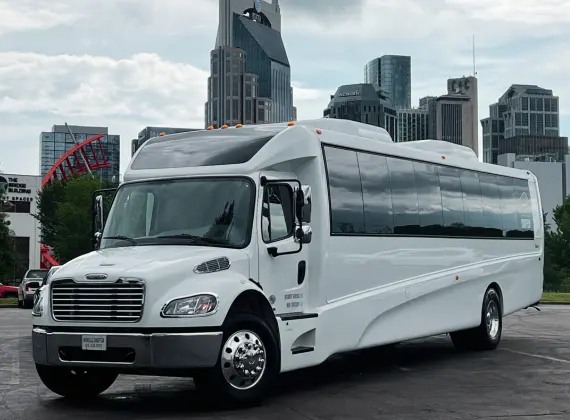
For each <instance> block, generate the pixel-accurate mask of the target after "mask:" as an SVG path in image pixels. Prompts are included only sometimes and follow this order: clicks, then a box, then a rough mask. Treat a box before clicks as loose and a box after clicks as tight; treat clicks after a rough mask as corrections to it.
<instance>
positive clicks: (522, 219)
mask: <svg viewBox="0 0 570 420" xmlns="http://www.w3.org/2000/svg"><path fill="white" fill-rule="evenodd" d="M514 188H515V192H514V194H515V200H517V201H518V204H517V209H518V229H519V232H518V234H517V236H521V237H524V238H534V224H533V221H532V217H533V215H532V205H531V202H530V190H529V186H528V181H527V180H526V179H515V180H514Z"/></svg>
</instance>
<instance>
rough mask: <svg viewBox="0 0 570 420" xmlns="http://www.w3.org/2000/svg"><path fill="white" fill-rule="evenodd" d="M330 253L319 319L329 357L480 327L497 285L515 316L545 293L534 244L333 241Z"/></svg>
mask: <svg viewBox="0 0 570 420" xmlns="http://www.w3.org/2000/svg"><path fill="white" fill-rule="evenodd" d="M330 246H331V248H330V258H329V261H328V263H327V270H326V271H327V273H326V275H325V277H324V278H325V279H326V280H325V281H326V282H327V285H328V288H327V289H328V291H329V293H330V294H329V296H330V297H329V303H328V304H326V305H325V306H323V307H322V308H320V309H321V311H320V312H321V315H320V316H319V330H320V331H319V337H322V338H323V339H326V340H327V341H328V343H327V345H326V347H327V350H326V351H327V353H329V354H332V353H334V352H337V351H345V350H351V349H356V348H363V347H370V346H376V345H382V344H388V343H393V342H398V341H403V340H409V339H415V338H421V337H426V336H430V335H435V334H441V333H447V332H452V331H457V330H461V329H465V328H470V327H474V326H476V325H479V323H480V322H481V308H482V302H483V296H484V293H485V290H486V289H487V287H488V286H489V285H490V284H491V283H497V284H498V285H499V287H500V289H501V292H502V294H503V295H504V299H505V304H506V305H507V306H506V307H505V309H506V311H508V312H512V311H513V310H517V309H521V308H523V307H525V306H528V305H529V304H532V303H534V302H536V301H537V299H536V296H537V292H536V291H537V290H538V289H539V288H541V286H540V287H537V285H539V284H541V283H540V280H539V279H540V277H538V278H537V273H538V272H539V271H540V270H541V265H540V261H539V260H538V254H537V252H536V251H535V250H534V242H533V241H532V240H508V241H506V240H485V239H480V240H478V239H475V240H469V239H444V238H441V239H434V238H398V237H392V238H362V237H360V238H355V237H332V238H331V245H330ZM374 284H376V285H378V286H377V287H370V286H371V285H374ZM358 289H360V291H358V292H356V293H354V292H353V293H350V292H352V291H355V290H358ZM333 296H334V297H333ZM331 297H332V298H331ZM333 338H334V339H333ZM329 340H330V341H329ZM323 356H324V355H323Z"/></svg>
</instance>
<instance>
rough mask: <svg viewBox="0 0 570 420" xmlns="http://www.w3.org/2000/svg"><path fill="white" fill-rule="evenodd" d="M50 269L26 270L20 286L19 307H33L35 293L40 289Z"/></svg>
mask: <svg viewBox="0 0 570 420" xmlns="http://www.w3.org/2000/svg"><path fill="white" fill-rule="evenodd" d="M47 273H48V270H43V269H34V270H28V271H26V274H25V275H24V278H23V279H22V282H21V283H20V286H19V287H18V307H20V308H31V307H33V306H34V294H35V293H36V290H37V289H39V287H40V284H41V283H42V281H43V280H44V276H45V275H46V274H47Z"/></svg>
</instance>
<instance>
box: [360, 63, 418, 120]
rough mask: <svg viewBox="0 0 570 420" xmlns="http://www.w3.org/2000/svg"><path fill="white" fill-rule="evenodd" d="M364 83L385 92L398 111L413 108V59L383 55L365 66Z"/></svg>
mask: <svg viewBox="0 0 570 420" xmlns="http://www.w3.org/2000/svg"><path fill="white" fill-rule="evenodd" d="M364 83H369V84H372V85H374V87H375V89H377V90H381V91H383V93H384V94H385V95H386V96H387V98H388V100H389V101H390V103H391V104H392V105H393V106H394V107H395V108H396V109H410V108H411V107H412V57H409V56H404V55H383V56H382V57H379V58H375V59H374V60H371V61H369V62H368V63H367V64H366V66H364Z"/></svg>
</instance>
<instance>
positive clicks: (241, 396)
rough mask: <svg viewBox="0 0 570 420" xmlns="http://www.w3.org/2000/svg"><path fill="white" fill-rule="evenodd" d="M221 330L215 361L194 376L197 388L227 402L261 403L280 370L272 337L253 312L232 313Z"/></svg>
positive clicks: (276, 348)
mask: <svg viewBox="0 0 570 420" xmlns="http://www.w3.org/2000/svg"><path fill="white" fill-rule="evenodd" d="M223 330H224V334H223V339H222V348H221V349H220V354H219V357H218V362H217V363H216V365H215V366H214V367H213V368H211V369H208V370H206V371H203V372H200V373H198V374H196V375H195V376H194V383H195V384H196V387H197V388H198V389H200V390H203V391H206V392H208V393H213V395H214V396H216V397H218V396H222V398H223V399H225V400H228V401H233V402H238V403H246V404H252V403H257V402H260V401H261V400H262V399H263V398H264V397H265V395H266V393H267V391H268V390H269V388H270V387H271V385H272V384H273V381H274V380H275V378H276V376H277V373H278V371H279V367H278V361H279V358H278V349H279V347H278V345H277V340H276V338H275V336H274V335H273V333H272V332H271V329H270V328H269V327H268V326H267V324H266V323H265V322H264V321H263V320H262V319H261V318H260V317H259V316H257V315H253V314H239V315H232V316H231V318H229V319H228V320H227V321H226V325H224V328H223Z"/></svg>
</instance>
